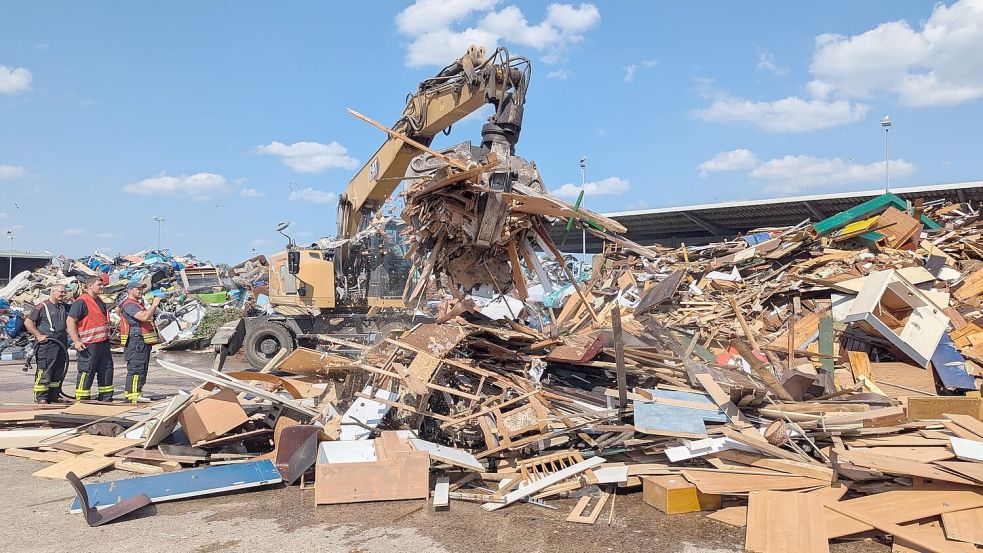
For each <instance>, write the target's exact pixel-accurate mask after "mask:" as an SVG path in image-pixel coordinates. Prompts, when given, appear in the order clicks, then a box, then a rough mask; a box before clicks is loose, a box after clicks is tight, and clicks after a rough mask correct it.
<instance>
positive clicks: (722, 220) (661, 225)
mask: <svg viewBox="0 0 983 553" xmlns="http://www.w3.org/2000/svg"><path fill="white" fill-rule="evenodd" d="M891 192H892V193H893V194H897V195H898V196H900V197H902V198H904V199H906V200H915V199H916V198H922V199H924V200H925V201H926V202H928V201H932V200H939V199H946V200H948V201H950V202H967V201H974V202H983V181H973V182H961V183H952V184H937V185H930V186H912V187H908V188H893V189H891ZM883 193H884V190H883V189H880V190H866V191H863V192H842V193H834V194H817V195H810V196H796V197H789V198H771V199H765V200H741V201H733V202H722V203H716V204H698V205H688V206H678V207H661V208H656V209H644V210H637V211H621V212H616V213H605V214H604V215H605V216H607V217H610V218H612V219H614V220H616V221H618V222H619V223H621V224H623V225H624V226H625V227H626V228H627V229H628V235H627V236H628V238H629V239H631V240H634V241H635V242H638V243H640V244H646V245H647V244H653V243H656V242H658V243H662V244H665V245H676V244H678V243H679V242H686V243H687V244H691V245H696V244H705V243H707V242H712V241H716V240H721V239H729V238H733V237H734V236H736V235H737V234H740V233H745V232H748V231H749V230H752V229H756V228H762V227H781V226H790V225H796V224H798V223H801V222H802V221H804V220H806V219H810V220H812V221H819V220H821V219H824V218H826V217H829V216H831V215H835V214H836V213H839V212H840V211H843V210H846V209H849V208H851V207H853V206H855V205H858V204H860V203H863V202H865V201H867V200H869V199H870V198H873V197H876V196H879V195H881V194H883ZM579 234H580V232H576V231H573V232H572V233H571V235H568V236H567V237H566V243H565V245H564V247H563V248H562V249H563V250H565V251H578V250H579V249H580V242H581V237H580V236H579ZM552 236H553V239H554V241H556V242H557V244H559V243H560V242H561V241H562V240H563V225H555V226H554V227H553V229H552ZM600 247H601V243H600V240H597V239H595V238H593V237H591V236H590V235H588V237H587V250H588V251H590V252H595V253H596V252H599V251H600Z"/></svg>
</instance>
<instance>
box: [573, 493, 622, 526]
mask: <svg viewBox="0 0 983 553" xmlns="http://www.w3.org/2000/svg"><path fill="white" fill-rule="evenodd" d="M609 497H611V494H609V493H607V492H601V495H600V496H598V497H597V501H596V502H595V503H594V505H593V508H592V509H591V511H590V512H589V513H587V514H584V511H585V510H586V509H587V507H588V506H589V505H590V503H591V500H592V499H594V497H593V496H590V495H585V496H584V497H581V498H580V501H577V504H576V505H574V507H573V510H571V511H570V514H569V515H568V516H567V522H576V523H579V524H594V523H595V522H597V518H598V517H599V516H600V515H601V512H602V511H603V510H604V504H605V503H607V502H608V498H609Z"/></svg>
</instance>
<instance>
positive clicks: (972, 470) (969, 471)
mask: <svg viewBox="0 0 983 553" xmlns="http://www.w3.org/2000/svg"><path fill="white" fill-rule="evenodd" d="M935 464H936V465H939V466H940V467H944V468H946V469H949V470H951V471H953V472H956V473H958V474H961V475H963V476H965V477H966V478H972V479H973V480H976V481H977V482H979V483H981V484H983V463H973V462H966V461H936V462H935Z"/></svg>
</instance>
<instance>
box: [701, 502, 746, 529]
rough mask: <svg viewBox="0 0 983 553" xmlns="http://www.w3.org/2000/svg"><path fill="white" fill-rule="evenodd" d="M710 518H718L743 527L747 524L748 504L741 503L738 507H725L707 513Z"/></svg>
mask: <svg viewBox="0 0 983 553" xmlns="http://www.w3.org/2000/svg"><path fill="white" fill-rule="evenodd" d="M707 518H708V519H710V520H716V521H717V522H723V523H724V524H730V525H731V526H737V527H738V528H743V527H744V526H747V506H745V505H739V506H736V507H724V508H723V509H720V510H719V511H714V512H712V513H710V514H709V515H707Z"/></svg>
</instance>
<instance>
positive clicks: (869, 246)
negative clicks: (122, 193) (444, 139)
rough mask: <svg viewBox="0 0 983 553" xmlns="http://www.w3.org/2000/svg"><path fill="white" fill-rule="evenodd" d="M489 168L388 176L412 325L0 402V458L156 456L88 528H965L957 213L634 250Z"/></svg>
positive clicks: (140, 465)
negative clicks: (270, 509)
mask: <svg viewBox="0 0 983 553" xmlns="http://www.w3.org/2000/svg"><path fill="white" fill-rule="evenodd" d="M494 162H495V160H494V159H491V160H487V159H486V160H485V161H484V163H481V164H478V165H477V167H474V166H472V167H465V168H459V170H458V171H453V170H444V171H438V172H437V173H436V174H434V175H432V176H430V177H429V178H426V179H421V180H420V182H417V183H416V184H414V185H413V187H411V188H410V190H409V192H408V199H407V208H406V210H407V211H406V212H405V213H404V218H405V220H407V222H408V223H409V225H410V229H409V230H410V232H411V233H412V240H413V243H414V246H413V247H412V248H411V249H410V251H409V253H408V256H409V258H410V259H412V260H413V262H414V263H415V264H416V267H417V268H419V269H420V270H421V272H422V274H423V278H422V279H420V281H419V282H418V283H417V284H416V285H415V286H413V287H412V288H411V287H410V286H408V287H407V295H406V298H407V299H409V300H414V299H419V298H421V297H422V296H421V294H424V293H425V292H424V291H425V290H427V289H428V288H430V289H432V290H435V291H436V292H435V295H436V296H438V299H440V298H439V296H441V295H442V296H445V297H444V298H443V300H442V301H441V305H440V306H439V309H438V312H437V313H436V314H435V315H436V322H433V323H425V324H418V325H416V326H414V327H413V328H411V329H408V330H406V331H404V332H401V333H398V334H394V335H391V336H390V337H388V338H387V339H384V340H382V341H381V342H379V343H377V344H374V345H371V346H365V345H359V344H352V343H350V342H345V341H344V340H333V341H332V342H331V343H332V345H331V346H330V347H327V348H325V349H324V350H323V351H316V350H311V349H304V348H300V349H296V350H294V351H292V352H289V353H287V352H285V351H283V352H281V354H279V355H277V356H276V357H275V358H274V359H273V360H272V361H270V363H269V364H268V365H267V366H266V367H265V368H264V369H263V370H262V371H259V372H241V373H221V372H217V371H212V372H210V373H203V372H200V371H196V370H192V369H188V368H184V367H181V366H178V365H175V364H172V363H167V362H164V361H159V364H160V365H161V366H162V367H163V368H164V369H168V370H171V371H174V372H176V373H179V374H181V375H184V376H188V377H193V378H196V379H199V380H201V381H203V382H204V383H203V384H202V386H200V387H199V388H196V389H194V390H191V391H190V392H189V393H182V394H179V395H177V396H175V397H174V398H172V399H170V400H167V401H165V402H162V403H160V404H156V405H145V406H136V407H132V406H125V407H116V406H99V409H97V406H91V405H86V404H77V405H75V406H73V407H69V408H67V409H64V410H62V411H59V412H58V413H48V412H47V411H46V412H43V413H40V414H38V413H34V414H31V415H30V420H32V421H35V422H39V423H42V424H43V425H45V426H48V427H49V428H36V429H30V430H28V429H25V427H24V426H23V425H24V424H25V423H26V422H27V419H25V418H24V417H27V416H28V415H27V414H21V415H16V414H11V413H7V414H4V417H5V419H4V420H8V421H9V420H19V421H21V422H20V424H21V426H20V427H19V428H20V429H19V430H6V431H0V448H5V449H6V453H7V454H12V455H20V456H26V457H31V458H36V459H40V460H45V461H55V462H56V464H54V465H51V466H49V467H47V468H45V469H42V470H41V471H39V473H38V474H37V475H38V476H42V477H45V476H47V477H55V478H57V477H65V476H66V475H67V474H68V473H69V472H71V473H73V475H74V474H77V475H79V476H84V475H87V474H92V473H94V472H97V471H99V470H103V469H106V468H109V467H116V468H123V469H125V470H133V471H135V472H136V471H145V472H147V473H160V474H148V475H147V476H140V477H136V478H130V479H124V480H117V481H113V482H103V483H98V484H88V485H85V486H84V487H80V497H79V499H76V504H75V507H76V508H78V509H79V510H82V509H84V508H85V506H86V504H88V505H89V506H91V507H107V506H110V505H113V506H114V507H113V509H115V510H114V511H100V512H99V513H96V512H95V511H92V512H89V517H90V519H91V520H90V523H92V522H95V523H101V522H102V521H103V520H101V519H96V518H95V517H96V516H98V515H100V514H103V513H106V514H104V515H103V516H104V517H109V516H110V515H118V514H120V513H122V512H125V511H126V510H127V509H130V510H132V509H133V508H137V507H139V505H140V504H141V503H142V502H144V501H164V500H167V499H172V498H174V497H172V496H173V495H179V496H180V497H191V496H194V495H201V494H207V493H214V492H216V491H227V490H229V489H236V488H249V487H255V486H265V485H272V484H277V483H280V482H284V483H286V484H293V483H296V482H300V485H301V486H302V487H313V488H314V494H313V497H314V498H313V501H314V503H315V504H317V505H323V504H335V503H349V502H359V501H379V500H402V499H425V498H432V501H433V505H434V507H435V508H437V509H448V508H449V507H450V504H451V503H453V502H457V501H462V502H463V501H466V502H477V503H480V504H481V505H482V507H483V509H484V510H485V511H495V510H498V509H502V508H505V507H507V506H509V505H511V504H514V503H517V502H523V503H528V504H530V505H531V506H533V507H536V508H551V509H556V508H559V507H560V505H565V508H566V509H569V515H568V516H567V517H566V520H567V521H568V522H571V523H583V524H595V523H597V522H598V521H599V520H602V518H601V515H602V514H603V513H605V512H606V513H608V514H607V516H606V517H605V519H606V520H608V521H610V520H611V513H613V512H614V509H615V502H614V500H613V496H615V495H623V494H628V493H632V492H641V494H642V499H643V500H644V502H645V503H647V504H649V505H652V506H653V507H655V508H657V509H659V510H661V511H663V512H664V513H667V514H675V513H683V512H694V511H711V512H710V513H709V514H708V516H709V517H710V518H712V519H714V520H716V521H719V522H721V523H724V524H730V525H735V526H746V528H747V530H746V547H747V549H748V550H749V551H761V552H769V553H770V552H779V551H828V549H829V542H830V540H844V539H846V540H849V539H858V538H862V537H869V536H876V537H877V539H880V540H883V541H886V542H890V541H893V543H894V545H895V546H897V547H907V548H910V549H912V550H927V551H950V550H962V549H964V548H965V549H972V548H975V546H976V545H980V544H983V533H981V532H983V525H981V524H980V520H981V517H983V398H981V397H980V384H981V374H983V370H981V366H983V350H981V349H979V348H981V347H983V326H980V325H981V324H983V322H981V319H983V313H981V311H980V302H981V292H983V244H980V237H981V228H983V227H981V223H980V222H979V213H978V212H977V211H975V210H974V209H972V207H971V206H969V205H965V204H956V205H941V204H934V205H921V204H919V203H916V204H915V205H908V204H907V203H906V202H904V201H903V200H901V199H900V198H898V197H896V196H893V195H891V194H885V195H884V196H881V197H878V198H875V199H873V200H870V201H868V202H866V203H864V204H861V205H860V206H857V207H856V208H853V209H851V210H848V211H846V212H842V213H840V214H837V215H836V216H834V217H831V218H830V219H827V220H824V221H818V222H810V221H804V222H803V223H802V224H800V225H796V226H794V227H790V228H779V229H760V230H759V231H756V232H753V233H749V234H748V235H746V236H741V237H737V238H735V239H734V240H731V241H728V242H724V243H718V244H712V245H709V246H700V247H686V246H681V247H678V248H667V247H661V246H652V247H646V246H642V245H639V244H635V243H632V242H630V241H628V240H625V239H624V238H622V237H619V236H617V235H616V234H615V233H617V232H620V230H619V229H618V228H617V227H615V226H614V225H617V223H614V222H613V221H611V222H607V221H605V220H604V219H603V218H601V217H599V216H596V215H595V214H591V213H589V212H584V211H581V210H576V209H574V208H573V207H572V206H570V205H568V204H565V203H564V202H561V201H559V200H556V199H554V198H550V197H548V196H546V195H545V194H543V193H542V192H541V190H537V189H536V188H535V187H534V186H528V187H527V188H523V189H519V190H516V189H515V188H513V189H512V190H511V191H505V190H504V189H503V190H495V186H494V182H492V181H490V180H489V178H490V175H491V174H490V173H489V167H488V166H491V167H494ZM472 165H474V164H472ZM479 169H480V170H479ZM469 171H470V172H472V173H473V174H470V173H469ZM455 187H456V188H455ZM442 191H448V192H447V193H445V194H443V196H444V197H442V198H441V199H440V200H434V195H441V194H442ZM451 191H453V192H451ZM489 210H491V214H489ZM568 217H573V218H575V219H577V220H581V221H582V224H584V225H586V228H587V230H588V231H589V232H592V233H595V234H598V235H600V236H602V237H604V238H605V239H606V240H608V243H607V244H606V246H605V250H604V252H603V253H602V254H600V255H597V256H595V257H594V259H593V261H592V267H591V271H590V277H589V278H587V279H586V280H583V281H581V282H578V280H577V279H576V278H575V277H574V275H573V274H572V271H571V270H570V267H569V266H568V265H567V263H566V260H564V259H563V258H562V257H561V255H560V254H559V252H558V251H556V247H555V245H554V244H553V243H552V242H551V241H550V240H549V235H548V234H547V233H546V231H545V226H544V225H545V221H546V220H547V218H552V219H559V220H561V221H562V220H564V219H566V218H568ZM611 223H614V225H612V224H611ZM488 228H490V229H491V230H489V231H488V232H485V231H483V230H482V229H488ZM534 247H538V249H539V250H540V251H542V252H544V253H545V254H547V255H548V256H549V257H551V258H552V259H549V260H547V259H540V257H539V254H536V253H534ZM460 258H464V259H465V261H464V262H455V260H456V259H460ZM547 263H555V264H556V266H555V267H561V268H562V273H563V275H565V276H566V279H565V281H564V280H563V279H559V278H557V275H556V271H555V270H554V271H553V272H552V274H551V273H550V271H548V270H546V268H545V265H546V264H547ZM555 267H554V269H555ZM585 276H586V275H585ZM486 277H487V278H486ZM435 281H437V282H441V283H442V285H440V286H432V285H433V283H434V282H435ZM428 285H431V286H428ZM487 285H490V286H491V288H492V289H493V292H492V296H491V297H492V299H498V300H502V299H504V300H505V301H506V305H509V306H511V307H510V308H509V309H506V310H505V311H503V312H500V313H498V315H496V316H494V317H492V316H489V315H488V314H487V313H486V312H485V311H484V310H483V309H482V308H480V307H479V306H477V304H476V303H475V300H474V299H472V298H471V297H470V296H469V292H471V291H473V290H474V289H475V288H482V287H483V286H484V287H487ZM536 286H540V287H541V288H542V293H540V294H539V295H538V296H537V297H535V298H534V297H533V296H532V295H531V294H530V290H531V289H532V288H534V287H536ZM564 286H569V287H570V288H571V292H570V293H569V294H560V293H559V292H561V291H562V288H563V287H564ZM342 349H345V350H349V351H350V350H353V349H354V350H357V351H359V352H360V354H359V355H357V356H346V355H341V354H340V351H341V350H342ZM100 409H105V411H100ZM73 410H74V411H73ZM110 410H113V412H111V413H110V412H109V411H110ZM18 416H19V417H20V418H17V417H18ZM72 417H76V418H75V419H74V420H73V419H72ZM79 417H87V418H84V419H82V418H79ZM81 420H85V424H82V425H81V426H80V425H78V422H79V421H81ZM94 430H95V431H96V432H97V433H99V434H103V436H94V435H92V432H93V431H94ZM17 433H21V434H17ZM105 434H109V435H112V436H113V437H106V436H105ZM170 470H174V472H164V471H170ZM204 473H207V474H209V475H211V476H210V477H209V478H203V477H202V476H203V474H204ZM431 477H433V479H432V478H431ZM154 479H166V481H167V482H168V484H169V485H170V486H171V488H168V489H172V488H173V487H174V486H177V487H178V488H180V489H181V493H180V494H171V493H170V492H159V491H158V490H160V489H162V487H161V486H155V485H152V484H151V483H152V482H154V481H155V480H154ZM432 482H434V483H435V485H431V483H432ZM80 486H81V485H80ZM140 493H147V494H148V497H147V498H146V499H145V500H144V499H133V500H132V503H130V504H127V503H125V501H126V500H127V498H133V497H137V498H139V494H140ZM154 494H157V495H154ZM121 499H123V500H124V501H123V502H121ZM567 499H569V502H568V503H564V502H563V501H564V500H567Z"/></svg>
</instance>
